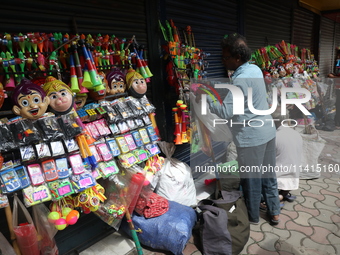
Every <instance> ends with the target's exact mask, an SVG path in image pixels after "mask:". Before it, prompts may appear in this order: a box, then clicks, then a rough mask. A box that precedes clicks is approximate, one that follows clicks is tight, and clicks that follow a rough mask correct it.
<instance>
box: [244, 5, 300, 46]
mask: <svg viewBox="0 0 340 255" xmlns="http://www.w3.org/2000/svg"><path fill="white" fill-rule="evenodd" d="M292 7H293V5H292V1H280V3H279V4H275V1H271V0H263V1H257V0H248V1H246V7H245V8H246V12H245V36H246V37H247V41H248V45H249V47H250V48H251V49H252V50H253V51H254V50H256V49H259V48H261V47H264V46H267V45H275V44H277V43H279V42H281V41H282V40H284V41H285V42H291V24H292Z"/></svg>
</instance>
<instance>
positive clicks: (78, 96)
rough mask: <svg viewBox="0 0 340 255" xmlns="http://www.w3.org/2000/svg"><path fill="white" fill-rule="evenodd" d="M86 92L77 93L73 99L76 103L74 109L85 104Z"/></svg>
mask: <svg viewBox="0 0 340 255" xmlns="http://www.w3.org/2000/svg"><path fill="white" fill-rule="evenodd" d="M86 100H87V94H86V93H78V94H76V97H75V99H74V103H75V105H76V110H77V111H78V110H80V109H81V108H83V106H84V105H85V104H86Z"/></svg>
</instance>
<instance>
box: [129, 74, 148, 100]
mask: <svg viewBox="0 0 340 255" xmlns="http://www.w3.org/2000/svg"><path fill="white" fill-rule="evenodd" d="M125 79H126V84H127V88H128V89H127V90H128V93H129V94H130V95H131V96H133V97H136V98H141V97H143V96H144V95H145V93H146V91H147V84H146V82H145V79H144V78H143V76H142V75H141V74H139V73H137V72H136V71H135V70H134V69H132V68H130V69H129V71H128V72H127V74H126V77H125Z"/></svg>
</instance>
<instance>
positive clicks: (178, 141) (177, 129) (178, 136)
mask: <svg viewBox="0 0 340 255" xmlns="http://www.w3.org/2000/svg"><path fill="white" fill-rule="evenodd" d="M172 111H173V113H174V120H175V132H174V135H175V139H174V143H175V144H176V145H179V144H182V139H181V130H180V125H179V119H178V108H177V107H174V108H172Z"/></svg>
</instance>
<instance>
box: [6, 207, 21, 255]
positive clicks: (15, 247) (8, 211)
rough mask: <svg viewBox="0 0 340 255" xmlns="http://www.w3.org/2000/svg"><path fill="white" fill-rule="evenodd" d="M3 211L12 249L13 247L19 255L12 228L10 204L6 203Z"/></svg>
mask: <svg viewBox="0 0 340 255" xmlns="http://www.w3.org/2000/svg"><path fill="white" fill-rule="evenodd" d="M5 213H6V219H7V225H8V229H9V233H10V237H11V241H12V246H13V249H14V251H15V253H16V254H17V255H21V252H20V249H19V246H18V243H17V240H16V237H15V234H14V230H13V225H12V224H13V214H12V210H11V206H10V205H9V204H8V206H7V207H5Z"/></svg>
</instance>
